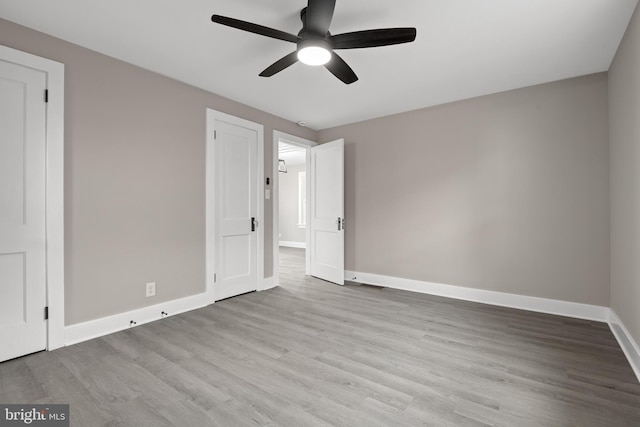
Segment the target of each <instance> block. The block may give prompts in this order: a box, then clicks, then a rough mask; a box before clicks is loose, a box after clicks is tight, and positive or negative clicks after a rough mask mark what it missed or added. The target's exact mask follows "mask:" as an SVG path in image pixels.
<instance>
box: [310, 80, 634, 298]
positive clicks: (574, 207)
mask: <svg viewBox="0 0 640 427" xmlns="http://www.w3.org/2000/svg"><path fill="white" fill-rule="evenodd" d="M336 138H344V139H345V147H346V148H345V149H346V155H345V157H346V159H345V179H346V184H345V185H346V188H345V197H346V205H345V209H346V220H347V224H349V227H348V228H347V231H346V269H348V270H355V271H361V272H366V273H375V274H382V275H389V276H395V277H403V278H410V279H416V280H422V281H429V282H437V283H445V284H451V285H459V286H467V287H472V288H479V289H487V290H492V291H499V292H508V293H514V294H521V295H530V296H536V297H544V298H552V299H558V300H565V301H573V302H579V303H587V304H596V305H601V306H608V305H609V181H608V176H609V160H608V109H607V76H606V74H604V73H603V74H596V75H591V76H586V77H581V78H576V79H570V80H565V81H559V82H554V83H549V84H544V85H540V86H534V87H529V88H524V89H519V90H513V91H509V92H505V93H500V94H495V95H489V96H484V97H480V98H475V99H470V100H465V101H461V102H456V103H452V104H446V105H442V106H438V107H433V108H427V109H422V110H417V111H411V112H408V113H403V114H399V115H394V116H390V117H385V118H380V119H375V120H371V121H366V122H361V123H355V124H351V125H346V126H341V127H338V128H333V129H328V130H324V131H321V132H319V140H320V141H330V140H333V139H336ZM636 271H637V270H636Z"/></svg>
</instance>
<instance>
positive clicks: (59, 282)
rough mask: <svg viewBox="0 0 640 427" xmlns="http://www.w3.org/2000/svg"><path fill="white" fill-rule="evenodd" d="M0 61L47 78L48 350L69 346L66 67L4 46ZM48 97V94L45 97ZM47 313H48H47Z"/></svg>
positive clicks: (1, 50) (1, 49) (0, 52)
mask: <svg viewBox="0 0 640 427" xmlns="http://www.w3.org/2000/svg"><path fill="white" fill-rule="evenodd" d="M0 59H2V60H3V61H7V62H13V63H15V64H18V65H21V66H24V67H29V68H33V69H35V70H39V71H42V72H44V73H46V75H47V90H48V92H49V97H48V102H47V106H46V125H45V126H46V129H45V139H46V141H45V144H46V160H45V162H46V163H45V168H46V190H45V198H46V207H45V218H46V219H45V224H46V235H45V239H46V285H45V286H46V304H47V307H49V320H48V322H47V339H46V349H47V350H55V349H56V348H60V347H63V346H64V345H65V333H64V332H65V329H64V318H65V307H64V64H61V63H59V62H56V61H52V60H50V59H46V58H41V57H39V56H36V55H32V54H30V53H26V52H22V51H20V50H16V49H12V48H9V47H6V46H2V45H0ZM43 97H44V94H43ZM43 314H44V313H43Z"/></svg>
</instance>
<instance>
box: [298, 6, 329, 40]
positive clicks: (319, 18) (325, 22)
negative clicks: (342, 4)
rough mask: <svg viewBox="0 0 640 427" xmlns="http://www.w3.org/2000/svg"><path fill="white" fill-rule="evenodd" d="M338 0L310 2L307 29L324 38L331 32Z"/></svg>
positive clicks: (307, 13) (307, 12)
mask: <svg viewBox="0 0 640 427" xmlns="http://www.w3.org/2000/svg"><path fill="white" fill-rule="evenodd" d="M335 8H336V0H309V3H308V4H307V11H306V18H305V21H306V22H305V29H306V30H307V31H309V32H311V33H313V34H316V35H319V36H321V37H324V36H325V35H326V34H327V31H329V26H330V25H331V19H333V11H334V9H335Z"/></svg>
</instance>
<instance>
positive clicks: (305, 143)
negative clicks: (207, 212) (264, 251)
mask: <svg viewBox="0 0 640 427" xmlns="http://www.w3.org/2000/svg"><path fill="white" fill-rule="evenodd" d="M280 142H286V143H287V144H291V145H295V146H297V147H301V148H304V149H305V150H306V151H307V155H306V165H305V170H309V168H310V165H311V155H310V152H309V149H310V148H311V147H315V146H316V145H318V143H317V142H314V141H311V140H308V139H304V138H300V137H299V136H295V135H290V134H288V133H284V132H280V131H279V130H274V131H273V141H272V150H271V152H272V156H273V159H272V167H271V174H272V176H273V179H272V183H273V188H272V191H271V194H272V198H273V203H272V212H273V215H272V217H273V238H272V240H273V280H274V283H276V285H277V284H278V283H279V281H280V255H279V253H278V247H279V240H280V175H278V173H279V172H278V144H279V143H280ZM310 185H311V183H310V182H309V180H307V194H310V193H311V189H310ZM307 200H308V198H307ZM309 215H310V208H309V205H308V202H307V224H309ZM310 233H311V230H310V229H309V227H306V231H305V239H306V241H307V242H308V241H309V240H310V239H309V236H310ZM309 264H310V260H309V251H307V253H306V255H305V274H307V275H309V272H310V270H309Z"/></svg>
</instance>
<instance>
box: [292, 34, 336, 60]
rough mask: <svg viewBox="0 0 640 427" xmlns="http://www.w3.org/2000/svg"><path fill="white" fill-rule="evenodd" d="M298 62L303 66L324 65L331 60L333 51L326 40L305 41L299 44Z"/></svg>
mask: <svg viewBox="0 0 640 427" xmlns="http://www.w3.org/2000/svg"><path fill="white" fill-rule="evenodd" d="M298 60H299V61H300V62H302V63H303V64H307V65H312V66H317V65H324V64H326V63H327V62H329V61H330V60H331V49H330V46H329V43H327V42H326V41H325V40H319V39H318V40H303V41H301V42H300V43H298Z"/></svg>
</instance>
